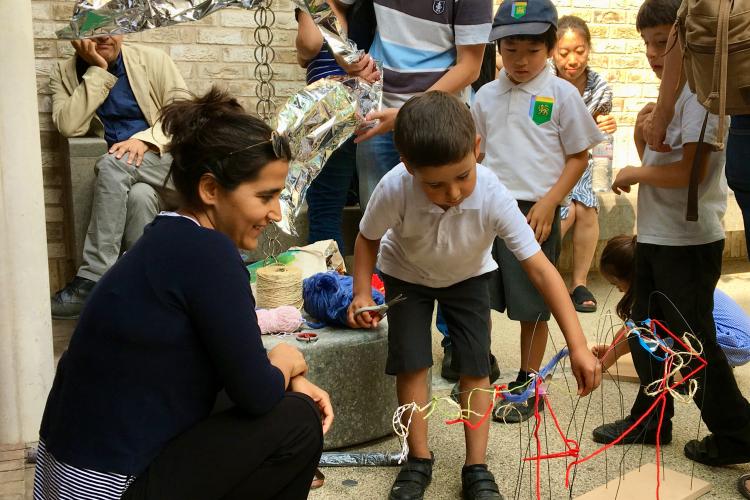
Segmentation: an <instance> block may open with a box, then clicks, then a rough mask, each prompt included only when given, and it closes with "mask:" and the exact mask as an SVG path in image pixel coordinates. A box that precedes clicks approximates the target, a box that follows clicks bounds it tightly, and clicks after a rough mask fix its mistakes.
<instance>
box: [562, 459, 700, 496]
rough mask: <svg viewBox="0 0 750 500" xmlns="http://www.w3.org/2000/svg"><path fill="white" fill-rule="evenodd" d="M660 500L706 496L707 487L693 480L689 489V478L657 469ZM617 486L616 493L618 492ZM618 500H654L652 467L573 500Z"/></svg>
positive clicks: (649, 465)
mask: <svg viewBox="0 0 750 500" xmlns="http://www.w3.org/2000/svg"><path fill="white" fill-rule="evenodd" d="M659 474H660V475H661V486H660V488H659V498H660V500H692V499H694V498H698V497H700V496H702V495H705V494H706V493H708V491H709V490H710V489H711V483H708V482H706V481H703V480H702V479H698V478H697V477H693V483H692V484H693V487H692V488H691V487H690V475H688V474H682V473H680V472H676V471H674V470H672V469H665V468H661V469H660V470H659ZM618 483H619V491H618V488H617V487H618ZM615 495H617V498H618V499H631V498H632V499H635V498H637V499H639V500H640V499H648V498H656V464H655V463H648V464H644V465H642V466H641V468H640V470H639V469H635V470H632V471H630V472H628V473H627V474H625V475H624V476H623V477H622V479H620V477H619V476H617V477H615V478H614V479H612V480H611V481H609V482H608V483H607V484H606V485H602V486H599V487H598V488H596V489H595V490H591V491H589V492H588V493H585V494H583V495H581V496H579V497H576V499H577V500H614V498H615Z"/></svg>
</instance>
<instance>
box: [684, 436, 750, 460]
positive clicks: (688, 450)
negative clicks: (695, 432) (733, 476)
mask: <svg viewBox="0 0 750 500" xmlns="http://www.w3.org/2000/svg"><path fill="white" fill-rule="evenodd" d="M685 456H686V457H688V458H689V459H690V460H693V461H695V462H698V463H701V464H705V465H710V466H712V467H723V466H725V465H735V464H745V463H748V462H750V446H748V445H746V444H743V443H737V442H736V441H732V440H729V439H727V438H719V437H717V436H716V435H715V434H709V435H708V436H706V437H704V438H703V439H701V440H700V441H699V440H697V439H692V440H690V441H688V442H687V443H685Z"/></svg>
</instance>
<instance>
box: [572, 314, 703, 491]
mask: <svg viewBox="0 0 750 500" xmlns="http://www.w3.org/2000/svg"><path fill="white" fill-rule="evenodd" d="M657 326H658V327H659V328H661V329H662V330H664V332H666V333H667V334H668V335H669V336H670V337H672V339H674V340H675V341H676V342H677V343H678V344H679V345H681V346H682V347H684V348H685V349H686V350H687V351H688V352H690V351H692V352H693V353H695V350H694V349H692V347H690V346H688V345H687V344H686V343H685V342H684V341H683V340H682V339H681V338H679V337H678V336H677V335H675V334H674V333H672V332H671V331H670V330H669V329H668V328H667V327H666V326H664V324H663V323H661V322H660V321H658V320H655V319H652V320H651V332H652V333H653V334H654V335H656V327H657ZM623 333H624V332H623ZM621 336H622V334H620V335H618V339H619V338H620V337H621ZM612 345H615V342H613V343H612ZM610 349H611V346H610ZM672 352H673V353H674V350H672ZM695 359H697V360H698V363H699V364H698V366H697V367H696V368H695V369H693V370H692V371H691V372H690V373H688V374H687V375H685V376H684V377H683V378H682V380H680V381H678V382H674V383H673V384H672V385H670V386H669V388H670V389H674V388H676V387H677V386H679V385H681V384H684V383H686V382H687V381H688V380H690V379H691V378H692V377H693V376H694V375H695V374H696V373H698V372H699V371H701V370H703V369H704V368H706V365H707V364H708V363H707V362H706V360H705V359H703V357H702V356H700V355H699V354H697V353H695ZM671 366H672V359H671V358H669V359H668V360H667V362H666V363H665V367H664V374H665V377H664V379H662V381H661V383H660V384H659V389H660V390H661V394H659V396H657V398H656V399H655V400H654V402H653V403H652V404H651V406H649V408H648V409H647V410H646V412H645V413H644V414H643V415H641V416H640V418H638V420H636V421H635V422H634V423H633V425H631V426H630V427H628V428H627V429H626V430H625V432H623V433H622V434H621V435H620V436H619V437H618V438H617V439H615V440H614V441H612V442H611V443H608V444H605V445H604V446H602V447H600V448H598V449H597V450H595V451H594V452H593V453H591V454H590V455H587V456H585V457H583V458H580V459H578V460H576V461H574V462H571V463H570V464H569V465H568V468H567V470H566V471H565V487H566V488H569V487H570V486H569V485H570V471H571V469H572V468H573V467H575V466H576V465H578V464H580V463H583V462H586V461H588V460H590V459H592V458H594V457H595V456H597V455H599V454H600V453H602V452H604V451H605V450H608V449H610V448H612V447H613V446H615V445H617V444H618V443H619V442H620V441H622V440H623V439H624V438H625V437H626V436H627V435H628V434H630V433H631V432H633V430H634V429H635V428H637V427H638V426H639V425H640V424H641V422H643V420H645V418H646V417H648V416H649V415H650V414H651V412H652V411H653V410H654V408H656V405H658V404H661V411H660V412H659V420H658V424H657V428H656V498H657V500H659V488H660V486H661V478H660V472H659V459H660V454H661V446H660V442H661V428H662V424H663V422H664V410H665V407H666V405H667V394H668V391H667V384H668V383H669V381H668V380H667V377H666V375H667V374H669V373H671Z"/></svg>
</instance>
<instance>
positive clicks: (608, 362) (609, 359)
mask: <svg viewBox="0 0 750 500" xmlns="http://www.w3.org/2000/svg"><path fill="white" fill-rule="evenodd" d="M609 348H610V346H608V345H607V344H598V345H595V346H594V347H592V348H591V354H593V355H594V356H596V358H597V359H598V360H599V362H600V363H601V364H602V371H604V370H608V369H609V367H610V366H612V365H613V364H615V356H614V351H610V350H609Z"/></svg>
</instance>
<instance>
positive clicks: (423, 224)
mask: <svg viewBox="0 0 750 500" xmlns="http://www.w3.org/2000/svg"><path fill="white" fill-rule="evenodd" d="M429 168H435V167H429ZM437 168H439V167H437ZM359 230H360V233H361V234H362V236H364V237H365V238H367V239H370V240H378V239H379V240H380V253H379V256H378V268H379V269H380V270H381V271H383V272H384V273H386V274H388V275H390V276H393V277H394V278H397V279H400V280H403V281H406V282H409V283H415V284H419V285H424V286H428V287H431V288H444V287H447V286H451V285H454V284H456V283H459V282H461V281H464V280H466V279H468V278H472V277H474V276H479V275H482V274H484V273H487V272H490V271H492V270H494V269H497V264H496V263H495V261H494V260H493V259H492V255H491V249H492V242H493V241H494V239H495V237H496V236H499V237H501V238H503V240H504V241H505V244H506V245H507V246H508V248H509V249H510V250H511V251H512V252H513V254H514V255H515V256H516V258H518V260H525V259H528V258H529V257H531V256H532V255H534V254H535V253H537V252H538V251H539V250H540V247H539V244H538V243H537V242H536V240H535V239H534V233H533V232H532V231H531V228H530V227H529V225H528V223H527V222H526V218H525V217H524V216H523V214H522V213H521V211H520V210H519V209H518V203H516V200H515V199H514V198H513V197H512V196H511V195H510V193H509V192H508V190H507V189H505V187H504V186H503V185H502V184H501V183H500V181H498V179H497V176H495V174H493V173H492V172H491V171H490V170H489V169H487V168H485V167H483V166H482V165H479V164H478V165H477V184H476V187H475V188H474V192H472V194H471V195H470V196H469V197H468V198H466V199H465V200H464V201H462V202H461V203H460V204H459V205H458V206H455V207H451V208H449V209H448V210H443V209H442V208H440V207H439V206H437V205H435V204H434V203H432V202H431V201H430V200H429V199H428V198H427V195H425V193H424V191H423V190H422V188H421V187H420V186H419V184H418V182H417V181H416V179H414V177H413V176H412V175H411V174H410V173H409V172H408V171H407V170H406V167H405V166H404V164H403V163H400V164H399V165H397V166H396V167H394V168H393V169H391V170H390V171H389V172H388V173H387V174H385V176H383V178H382V179H381V180H380V182H379V183H378V185H377V186H376V187H375V190H374V191H373V193H372V198H370V201H369V203H368V204H367V209H366V210H365V214H364V216H363V217H362V221H361V222H360V224H359Z"/></svg>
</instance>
